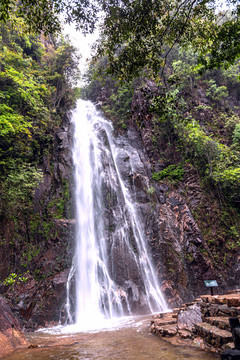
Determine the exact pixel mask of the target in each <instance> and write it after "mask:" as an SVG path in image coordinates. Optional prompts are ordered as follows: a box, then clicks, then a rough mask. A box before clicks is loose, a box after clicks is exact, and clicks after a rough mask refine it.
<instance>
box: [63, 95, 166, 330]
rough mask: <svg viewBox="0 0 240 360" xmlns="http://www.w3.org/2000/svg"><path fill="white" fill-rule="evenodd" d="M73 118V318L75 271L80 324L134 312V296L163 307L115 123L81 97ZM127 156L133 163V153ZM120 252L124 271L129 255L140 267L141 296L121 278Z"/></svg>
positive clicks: (152, 309) (151, 308) (129, 281)
mask: <svg viewBox="0 0 240 360" xmlns="http://www.w3.org/2000/svg"><path fill="white" fill-rule="evenodd" d="M72 121H73V124H74V128H75V133H74V134H75V135H74V147H73V161H74V167H75V185H76V221H77V230H76V252H75V257H74V259H73V265H72V269H71V271H70V275H69V282H68V289H67V292H68V300H67V305H66V308H67V312H68V315H69V320H70V321H71V320H72V318H73V316H72V311H71V304H70V283H71V281H72V279H73V274H75V297H76V299H75V302H76V303H75V306H74V307H75V316H74V319H75V320H74V321H75V323H76V324H77V326H79V328H80V329H86V328H89V326H93V324H91V323H92V322H94V323H95V324H96V323H98V324H99V323H101V322H102V321H104V319H106V318H110V319H111V318H114V317H117V316H123V315H127V314H128V315H129V314H130V315H131V314H132V304H133V300H134V301H135V303H136V302H142V303H143V302H144V304H145V307H147V308H148V311H150V312H155V311H164V310H166V309H167V305H166V303H165V301H164V298H163V296H162V293H161V291H160V288H159V284H158V281H157V279H156V275H155V271H154V268H153V266H152V263H151V260H150V258H149V255H148V251H147V246H146V243H145V239H144V236H143V229H142V227H141V220H140V218H139V214H138V213H137V210H136V208H135V206H134V203H133V201H132V199H131V194H130V192H129V190H128V188H127V186H126V185H125V182H124V180H123V178H122V176H121V171H120V169H119V166H118V161H117V158H118V155H119V152H120V151H121V147H120V146H119V145H117V143H116V142H115V140H114V138H113V135H112V126H111V124H110V123H109V122H108V121H106V120H104V119H103V118H102V117H101V115H100V114H99V113H98V112H97V110H96V109H95V107H94V105H93V104H91V103H90V102H86V101H83V100H79V101H78V106H77V109H76V110H75V111H74V113H73V117H72ZM129 159H130V164H131V154H129ZM111 201H112V202H114V209H113V210H112V218H114V219H115V221H114V224H110V225H109V222H108V221H110V220H109V219H108V221H107V220H106V218H107V216H106V214H107V213H108V212H109V210H108V207H107V206H106V203H107V202H108V203H109V202H111ZM109 229H111V230H109ZM116 253H117V255H116ZM116 256H117V257H116ZM118 257H121V258H122V259H121V264H123V271H124V272H129V271H128V269H127V267H128V265H127V263H126V264H124V261H125V260H126V262H127V261H128V263H129V262H130V263H131V266H134V269H135V272H136V271H137V272H138V275H139V278H140V279H141V281H140V282H141V292H142V295H141V297H140V295H139V289H138V286H137V285H136V284H135V283H134V281H133V280H132V279H131V278H125V279H124V280H122V279H120V280H119V272H120V270H119V269H116V258H117V259H118ZM129 289H130V290H129ZM129 293H130V294H129Z"/></svg>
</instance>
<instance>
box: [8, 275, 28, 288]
mask: <svg viewBox="0 0 240 360" xmlns="http://www.w3.org/2000/svg"><path fill="white" fill-rule="evenodd" d="M27 273H28V272H27ZM27 280H28V277H27V276H23V275H17V274H16V273H11V274H10V275H8V277H7V278H6V279H5V280H4V281H3V283H4V285H7V286H13V285H15V284H20V283H24V282H26V281H27Z"/></svg>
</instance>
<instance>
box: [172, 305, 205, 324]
mask: <svg viewBox="0 0 240 360" xmlns="http://www.w3.org/2000/svg"><path fill="white" fill-rule="evenodd" d="M201 322H202V316H201V309H200V306H199V305H198V304H194V305H191V306H189V307H187V309H186V310H180V312H179V313H178V328H179V329H189V330H192V329H193V326H194V324H197V323H201Z"/></svg>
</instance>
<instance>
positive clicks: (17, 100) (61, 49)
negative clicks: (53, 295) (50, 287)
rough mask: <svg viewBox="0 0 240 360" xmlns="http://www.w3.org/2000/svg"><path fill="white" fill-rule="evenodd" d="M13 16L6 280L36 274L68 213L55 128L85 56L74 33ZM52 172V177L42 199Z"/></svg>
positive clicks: (4, 204) (0, 180) (8, 56)
mask: <svg viewBox="0 0 240 360" xmlns="http://www.w3.org/2000/svg"><path fill="white" fill-rule="evenodd" d="M10 20H11V21H9V22H6V23H3V22H1V23H0V39H1V41H0V221H1V224H2V225H1V230H0V238H1V243H0V246H1V248H2V249H3V251H2V257H4V259H2V267H3V268H2V269H1V279H2V280H4V279H5V278H6V275H8V274H9V271H11V272H12V274H15V272H17V273H18V274H19V276H20V275H21V274H22V273H23V272H25V271H26V270H34V271H35V274H36V276H37V275H38V274H39V270H38V269H37V265H36V264H35V265H33V262H34V259H36V258H37V256H38V255H39V253H40V248H41V247H42V246H43V245H42V243H41V241H43V239H45V241H47V240H48V239H49V237H51V238H54V237H56V233H55V232H56V230H54V226H53V220H54V219H56V218H64V217H66V207H67V206H68V201H69V196H70V195H69V184H68V182H67V181H66V179H64V178H63V177H61V174H60V175H59V174H58V177H57V174H56V172H57V170H56V169H54V160H55V161H56V156H57V154H56V132H57V131H58V129H60V127H61V125H62V124H63V123H64V120H65V119H66V118H67V114H68V112H69V111H70V110H71V109H72V108H74V106H75V101H76V95H77V90H76V89H75V88H74V86H75V84H76V82H77V80H78V77H79V70H78V61H79V55H78V53H77V51H76V49H75V48H74V47H73V46H72V45H71V44H70V42H69V40H68V39H65V38H64V37H62V36H60V35H59V36H57V37H56V36H55V37H54V36H48V37H47V38H46V37H44V36H43V35H42V34H41V35H40V34H35V33H33V32H31V33H29V32H27V31H26V25H25V23H24V21H23V20H22V19H21V18H16V17H13V16H12V17H11V19H10ZM46 173H47V174H49V176H50V177H51V178H52V181H51V183H50V184H48V189H46V193H45V194H44V196H42V197H40V198H39V199H38V200H37V199H36V189H37V188H38V187H39V184H40V183H42V182H43V177H44V174H46ZM59 176H60V177H59ZM58 192H60V193H59V194H58ZM57 194H58V195H57ZM4 249H7V253H6V251H5V250H4ZM4 253H5V255H4ZM6 258H7V259H8V261H7V263H6V261H5V260H6ZM31 264H32V265H31ZM21 269H22V270H21ZM45 275H46V274H45ZM45 275H44V276H45ZM7 280H9V279H7ZM9 281H10V282H11V281H13V280H12V278H11V276H10V280H9Z"/></svg>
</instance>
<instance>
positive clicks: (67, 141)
mask: <svg viewBox="0 0 240 360" xmlns="http://www.w3.org/2000/svg"><path fill="white" fill-rule="evenodd" d="M53 141H54V145H53V152H52V153H51V154H47V155H46V156H45V157H44V159H43V166H42V172H43V181H42V182H41V184H40V185H39V188H38V189H36V191H35V197H34V209H33V212H32V213H29V214H28V219H27V221H26V222H25V223H24V222H23V221H21V218H20V221H19V223H20V230H19V224H18V234H17V229H16V226H15V224H14V223H13V222H10V223H9V222H6V224H3V227H4V228H3V229H2V230H3V231H2V234H3V236H4V237H5V238H4V239H5V241H2V243H1V248H2V250H1V251H0V263H1V271H0V276H1V280H2V283H1V286H0V291H1V293H2V294H3V295H4V296H5V297H6V298H7V299H8V300H9V301H10V302H11V304H12V309H13V311H14V312H15V313H16V315H17V316H18V317H19V319H20V322H21V325H22V326H23V327H24V328H25V329H30V330H32V329H36V328H37V327H39V326H47V325H49V324H53V323H55V324H56V323H58V322H59V321H60V320H62V321H63V322H64V321H65V313H64V311H63V308H64V304H65V300H66V282H67V278H68V271H69V268H70V267H71V261H72V256H73V254H72V251H73V243H74V233H75V222H74V220H71V219H72V212H73V206H72V192H73V181H72V154H71V143H72V130H71V124H70V121H69V118H66V119H64V121H63V123H62V126H61V127H60V128H59V129H57V131H56V134H55V137H54V139H53ZM4 280H5V281H4ZM3 281H4V283H3Z"/></svg>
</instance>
